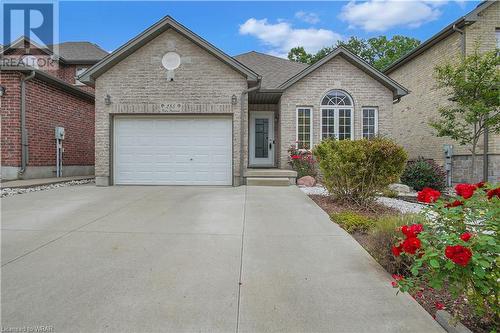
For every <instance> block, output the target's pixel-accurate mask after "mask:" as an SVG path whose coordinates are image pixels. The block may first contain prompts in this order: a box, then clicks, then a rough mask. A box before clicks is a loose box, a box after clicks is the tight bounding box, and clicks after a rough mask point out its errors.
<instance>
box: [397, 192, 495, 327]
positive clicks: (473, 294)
mask: <svg viewBox="0 0 500 333" xmlns="http://www.w3.org/2000/svg"><path fill="white" fill-rule="evenodd" d="M455 194H456V195H455V196H454V197H452V198H450V199H449V200H444V199H442V198H441V193H439V191H436V190H433V189H430V188H424V189H423V190H422V191H420V192H419V193H418V197H417V198H418V200H419V201H421V202H424V203H427V204H428V206H427V208H426V209H425V210H424V212H423V216H424V218H425V221H426V223H424V225H422V224H413V225H408V226H403V227H402V228H401V229H400V232H401V237H400V239H399V241H398V242H396V244H394V245H393V247H392V255H394V256H396V257H399V256H405V257H407V258H408V259H409V260H410V263H411V264H410V267H409V269H408V273H407V274H405V275H407V276H404V277H400V276H397V277H398V278H395V277H394V276H393V278H394V281H392V285H393V287H395V288H398V289H399V290H400V291H402V292H410V293H412V294H418V293H419V292H421V291H422V290H424V289H425V288H429V287H431V288H434V289H437V290H440V289H442V288H443V287H444V288H446V289H447V290H448V291H449V292H450V293H451V295H452V296H453V297H454V298H455V302H454V305H453V307H450V308H449V310H450V311H451V312H453V314H455V315H456V316H458V315H459V309H460V307H461V306H463V300H465V302H467V303H469V305H471V306H472V308H473V309H474V310H475V311H476V312H477V314H478V315H484V314H488V313H489V314H491V313H497V314H498V313H499V311H500V306H499V290H500V288H499V281H500V270H499V263H500V238H499V237H498V229H499V227H500V187H499V186H498V185H496V186H492V185H491V184H490V185H489V184H485V183H477V184H458V185H457V186H456V187H455ZM496 318H498V316H496ZM458 319H460V318H458ZM497 320H498V319H497Z"/></svg>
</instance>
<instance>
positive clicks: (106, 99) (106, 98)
mask: <svg viewBox="0 0 500 333" xmlns="http://www.w3.org/2000/svg"><path fill="white" fill-rule="evenodd" d="M104 104H106V105H111V96H109V95H106V97H105V98H104Z"/></svg>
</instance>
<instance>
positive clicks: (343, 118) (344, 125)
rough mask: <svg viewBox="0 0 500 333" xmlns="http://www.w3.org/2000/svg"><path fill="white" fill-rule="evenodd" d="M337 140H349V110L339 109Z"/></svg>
mask: <svg viewBox="0 0 500 333" xmlns="http://www.w3.org/2000/svg"><path fill="white" fill-rule="evenodd" d="M338 137H339V140H344V139H350V138H351V110H350V109H339V136H338Z"/></svg>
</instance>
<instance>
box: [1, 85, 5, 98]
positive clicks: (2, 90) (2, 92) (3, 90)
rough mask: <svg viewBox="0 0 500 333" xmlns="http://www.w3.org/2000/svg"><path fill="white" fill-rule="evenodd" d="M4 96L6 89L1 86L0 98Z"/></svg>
mask: <svg viewBox="0 0 500 333" xmlns="http://www.w3.org/2000/svg"><path fill="white" fill-rule="evenodd" d="M3 95H5V87H4V86H0V97H2V96H3Z"/></svg>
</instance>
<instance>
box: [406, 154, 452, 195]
mask: <svg viewBox="0 0 500 333" xmlns="http://www.w3.org/2000/svg"><path fill="white" fill-rule="evenodd" d="M401 182H402V183H403V184H406V185H408V186H410V187H412V188H413V189H414V190H416V191H421V190H422V189H424V188H425V187H429V188H432V189H435V190H439V191H442V190H444V189H445V187H446V171H445V170H444V169H443V168H442V167H441V166H440V165H438V164H437V163H436V162H434V161H433V160H426V159H424V158H422V157H420V158H418V159H417V160H415V161H409V162H408V164H407V165H406V168H405V170H404V172H403V174H402V175H401Z"/></svg>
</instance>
